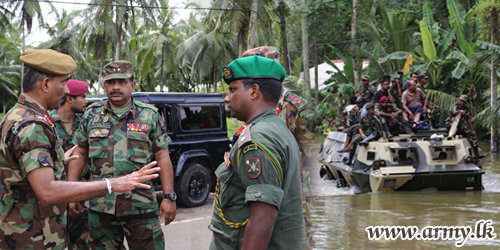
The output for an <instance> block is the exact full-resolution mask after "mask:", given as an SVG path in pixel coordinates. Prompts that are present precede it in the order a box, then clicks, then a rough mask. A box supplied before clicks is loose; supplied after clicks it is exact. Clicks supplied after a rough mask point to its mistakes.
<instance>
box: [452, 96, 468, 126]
mask: <svg viewBox="0 0 500 250" xmlns="http://www.w3.org/2000/svg"><path fill="white" fill-rule="evenodd" d="M459 110H464V111H465V115H462V118H461V119H460V123H466V122H467V120H469V118H470V111H469V107H468V106H467V105H464V106H460V105H459V102H456V103H455V104H453V105H452V106H451V108H450V112H448V117H447V118H446V126H451V124H452V123H453V121H455V116H454V115H453V112H457V111H459ZM467 126H468V124H467Z"/></svg>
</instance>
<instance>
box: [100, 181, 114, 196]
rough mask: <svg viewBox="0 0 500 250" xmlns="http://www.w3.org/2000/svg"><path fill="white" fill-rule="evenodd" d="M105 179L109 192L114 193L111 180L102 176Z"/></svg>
mask: <svg viewBox="0 0 500 250" xmlns="http://www.w3.org/2000/svg"><path fill="white" fill-rule="evenodd" d="M102 179H103V180H105V181H106V185H107V186H108V194H111V193H113V189H112V188H111V182H109V180H108V179H107V178H102Z"/></svg>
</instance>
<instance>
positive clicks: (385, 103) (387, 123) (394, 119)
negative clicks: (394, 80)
mask: <svg viewBox="0 0 500 250" xmlns="http://www.w3.org/2000/svg"><path fill="white" fill-rule="evenodd" d="M375 114H377V115H378V116H379V117H380V122H382V126H383V127H384V131H385V133H386V134H387V136H388V137H392V134H393V133H392V132H391V131H393V129H394V128H395V127H397V126H398V122H399V121H400V120H401V118H402V114H403V110H401V109H399V108H398V107H397V106H396V104H395V103H389V98H387V96H383V97H382V98H380V103H377V104H375Z"/></svg>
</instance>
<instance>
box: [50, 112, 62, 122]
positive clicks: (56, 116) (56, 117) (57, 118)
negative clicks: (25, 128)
mask: <svg viewBox="0 0 500 250" xmlns="http://www.w3.org/2000/svg"><path fill="white" fill-rule="evenodd" d="M49 115H50V118H51V119H52V121H55V122H58V121H60V120H61V117H60V116H59V113H57V109H54V110H52V111H51V112H50V114H49Z"/></svg>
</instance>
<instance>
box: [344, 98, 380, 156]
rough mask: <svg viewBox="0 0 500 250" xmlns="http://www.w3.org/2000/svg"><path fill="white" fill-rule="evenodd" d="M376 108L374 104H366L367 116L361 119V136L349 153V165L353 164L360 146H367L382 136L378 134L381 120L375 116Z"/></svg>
mask: <svg viewBox="0 0 500 250" xmlns="http://www.w3.org/2000/svg"><path fill="white" fill-rule="evenodd" d="M374 106H375V105H374V104H373V102H369V103H368V104H366V107H365V108H366V115H364V116H362V117H361V119H360V122H359V124H360V125H359V134H357V135H356V137H354V140H353V141H352V148H351V150H350V151H349V160H348V161H347V162H346V164H347V165H351V164H352V160H353V158H354V154H355V153H356V147H357V146H358V144H362V145H363V144H365V145H367V143H368V142H369V141H370V140H373V139H376V138H377V137H379V136H380V133H379V132H378V126H380V120H379V118H378V117H377V115H376V114H375V107H374Z"/></svg>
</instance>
